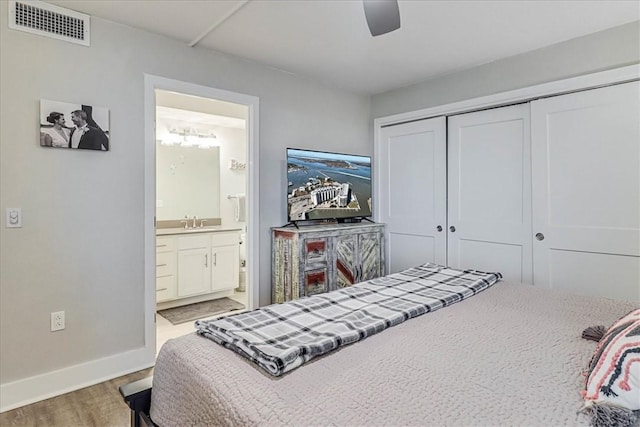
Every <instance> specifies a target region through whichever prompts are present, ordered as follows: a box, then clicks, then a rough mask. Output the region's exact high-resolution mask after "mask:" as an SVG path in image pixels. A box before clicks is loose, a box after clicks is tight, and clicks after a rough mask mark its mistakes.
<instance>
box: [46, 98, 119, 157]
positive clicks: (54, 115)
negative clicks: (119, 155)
mask: <svg viewBox="0 0 640 427" xmlns="http://www.w3.org/2000/svg"><path fill="white" fill-rule="evenodd" d="M40 145H41V146H42V147H53V148H72V149H84V150H98V151H109V110H108V109H107V108H102V107H94V106H92V105H83V104H71V103H68V102H60V101H49V100H46V99H41V100H40Z"/></svg>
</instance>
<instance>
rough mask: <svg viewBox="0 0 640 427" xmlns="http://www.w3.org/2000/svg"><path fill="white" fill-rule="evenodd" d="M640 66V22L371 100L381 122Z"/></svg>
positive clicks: (373, 109)
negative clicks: (381, 118) (590, 74)
mask: <svg viewBox="0 0 640 427" xmlns="http://www.w3.org/2000/svg"><path fill="white" fill-rule="evenodd" d="M638 62H640V21H635V22H632V23H629V24H625V25H621V26H619V27H614V28H611V29H608V30H605V31H601V32H598V33H594V34H590V35H587V36H583V37H579V38H576V39H572V40H568V41H566V42H563V43H558V44H555V45H552V46H549V47H545V48H542V49H538V50H535V51H531V52H528V53H524V54H521V55H517V56H512V57H510V58H506V59H502V60H498V61H494V62H491V63H488V64H484V65H482V66H479V67H475V68H472V69H469V70H465V71H460V72H457V73H453V74H449V75H446V76H442V77H438V78H434V79H431V80H427V81H425V82H423V83H419V84H416V85H412V86H407V87H404V88H400V89H396V90H392V91H389V92H385V93H382V94H379V95H375V96H372V97H371V117H372V118H379V117H384V116H390V115H393V114H399V113H405V112H408V111H414V110H419V109H422V108H428V107H435V106H438V105H444V104H448V103H451V102H455V101H462V100H466V99H472V98H476V97H479V96H485V95H491V94H495V93H500V92H505V91H508V90H513V89H519V88H523V87H527V86H533V85H536V84H541V83H546V82H551V81H555V80H560V79H564V78H569V77H574V76H578V75H582V74H588V73H594V72H597V71H604V70H608V69H612V68H617V67H622V66H625V65H631V64H636V63H638Z"/></svg>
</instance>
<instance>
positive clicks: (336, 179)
mask: <svg viewBox="0 0 640 427" xmlns="http://www.w3.org/2000/svg"><path fill="white" fill-rule="evenodd" d="M287 184H288V187H287V188H288V190H287V216H288V221H289V222H293V223H295V222H297V221H306V220H327V219H336V220H338V221H340V222H341V221H344V220H345V219H347V218H367V217H370V216H371V157H369V156H360V155H352V154H341V153H331V152H326V151H313V150H302V149H297V148H287Z"/></svg>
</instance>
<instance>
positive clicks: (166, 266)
mask: <svg viewBox="0 0 640 427" xmlns="http://www.w3.org/2000/svg"><path fill="white" fill-rule="evenodd" d="M239 245H240V234H239V231H237V230H232V231H215V232H197V233H193V232H192V233H184V234H172V235H166V236H157V238H156V301H157V302H169V301H177V300H180V299H183V298H188V297H194V296H206V295H207V294H210V293H217V292H221V291H230V290H233V289H234V288H237V287H238V284H239V272H240V266H239V263H240V259H239V254H240V248H239Z"/></svg>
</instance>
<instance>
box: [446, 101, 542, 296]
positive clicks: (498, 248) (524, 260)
mask: <svg viewBox="0 0 640 427" xmlns="http://www.w3.org/2000/svg"><path fill="white" fill-rule="evenodd" d="M529 123H530V122H529V104H518V105H512V106H508V107H501V108H494V109H490V110H484V111H477V112H473V113H467V114H461V115H456V116H450V117H449V122H448V168H449V170H448V205H449V206H448V226H449V230H448V231H449V238H448V261H449V265H450V266H451V267H454V268H460V269H477V270H483V271H499V272H500V273H502V275H503V277H504V279H505V280H509V281H512V282H522V283H529V284H531V283H532V282H533V267H532V254H531V251H532V249H531V244H532V239H531V140H530V128H529Z"/></svg>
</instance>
